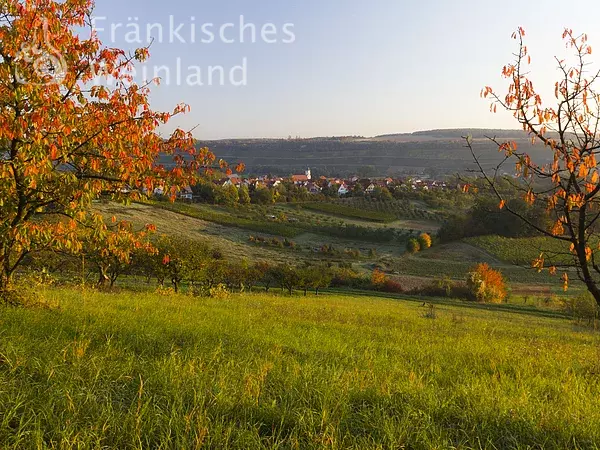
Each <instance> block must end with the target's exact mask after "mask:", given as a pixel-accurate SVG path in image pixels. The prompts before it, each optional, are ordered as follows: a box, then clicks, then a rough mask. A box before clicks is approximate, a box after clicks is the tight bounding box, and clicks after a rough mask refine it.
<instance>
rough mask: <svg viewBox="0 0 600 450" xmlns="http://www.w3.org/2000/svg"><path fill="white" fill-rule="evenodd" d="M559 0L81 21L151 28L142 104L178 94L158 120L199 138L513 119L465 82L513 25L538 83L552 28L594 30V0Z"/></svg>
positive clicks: (553, 52) (284, 0)
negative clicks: (148, 83)
mask: <svg viewBox="0 0 600 450" xmlns="http://www.w3.org/2000/svg"><path fill="white" fill-rule="evenodd" d="M564 5H565V3H564V1H557V0H545V1H543V2H542V1H538V0H535V1H534V0H522V1H515V0H504V1H502V2H496V1H493V2H492V1H489V0H486V1H482V0H455V1H449V0H420V1H403V0H369V1H365V0H171V1H164V0H161V1H156V0H97V2H96V10H95V17H96V20H95V25H96V28H97V30H98V34H99V36H100V38H101V39H102V41H103V42H104V43H105V44H106V45H108V46H111V47H120V48H125V49H129V48H135V47H140V46H142V45H141V44H140V43H142V44H143V45H146V43H147V42H149V41H152V45H151V47H150V53H151V58H150V60H149V61H148V62H147V63H146V68H145V69H143V68H142V67H139V68H138V71H139V73H138V76H140V77H142V75H141V74H142V73H143V70H146V74H149V75H148V76H149V78H152V77H153V75H154V74H155V71H156V70H158V71H157V73H156V74H157V75H159V76H160V77H161V78H162V79H163V82H162V83H161V85H160V86H156V87H153V88H152V93H151V101H152V107H153V108H154V109H157V110H165V111H168V110H172V109H173V108H174V106H175V105H177V104H178V103H181V102H184V103H186V104H188V105H189V106H190V108H191V112H189V113H188V114H186V115H185V116H181V117H178V118H176V119H174V120H173V122H171V124H170V125H169V127H170V128H173V127H181V128H184V129H192V128H194V134H195V136H196V137H198V138H200V139H223V138H251V137H288V136H294V137H296V136H300V137H311V136H343V135H361V136H376V135H380V134H389V133H401V132H413V131H418V130H426V129H439V128H516V127H517V126H516V125H515V122H514V119H513V118H512V117H511V116H510V115H509V114H506V113H498V114H491V113H490V112H489V103H488V102H487V101H485V100H482V99H481V98H480V96H479V93H480V91H481V89H482V88H483V87H484V86H486V85H490V86H493V87H496V88H497V89H498V91H499V92H504V90H505V89H506V84H505V82H504V81H503V80H502V78H501V76H500V73H501V69H502V67H503V65H504V64H506V63H507V62H509V61H510V60H511V59H512V53H513V52H514V51H515V50H516V47H515V42H514V41H512V40H511V39H510V36H511V34H512V32H513V31H514V30H515V29H516V28H517V27H518V26H522V27H524V28H525V30H526V33H527V35H526V39H527V44H528V47H529V51H530V54H531V55H532V60H533V62H532V66H531V77H532V79H533V80H534V83H535V84H536V86H537V87H538V88H539V89H540V91H542V93H548V94H549V96H550V97H552V93H553V91H554V83H555V81H556V79H557V77H558V73H557V72H556V63H555V61H554V59H553V58H554V56H561V57H564V56H568V54H569V53H568V51H567V50H566V49H565V47H564V45H563V43H562V41H561V35H562V31H563V29H564V28H565V27H569V28H572V29H573V30H574V31H576V32H582V33H583V32H585V33H588V34H589V37H590V42H591V44H592V45H594V43H595V42H600V31H596V30H597V23H598V22H597V21H598V18H600V2H598V1H597V0H580V1H578V2H577V3H576V4H575V3H574V4H573V5H576V7H577V10H575V9H574V7H570V8H569V9H570V14H566V15H564V14H558V13H557V11H562V10H564ZM578 11H579V12H578ZM242 21H243V25H246V27H245V28H244V31H243V33H242V31H241V25H242V23H241V22H242ZM171 23H172V24H173V25H171ZM119 24H121V26H119ZM136 25H137V28H136ZM180 25H182V26H181V27H179V26H180ZM149 26H150V30H148V27H149ZM252 27H254V29H255V36H254V39H253V36H252V35H253V30H252ZM161 28H162V36H161V35H160V32H159V30H160V29H161ZM263 31H264V33H263ZM594 33H595V34H594ZM192 36H194V39H192ZM242 38H243V39H242ZM182 41H183V42H182ZM242 41H243V42H242ZM598 51H599V53H598V54H600V47H598ZM178 67H179V68H178ZM598 67H599V68H600V66H598ZM211 68H212V69H211ZM211 70H212V81H211V80H210V79H209V76H208V75H209V71H211ZM221 71H222V72H221ZM232 71H233V72H232ZM167 72H168V73H167ZM221 73H222V75H223V77H222V78H221ZM178 78H179V80H178ZM503 89H504V90H503ZM549 100H551V98H549ZM165 131H169V130H165Z"/></svg>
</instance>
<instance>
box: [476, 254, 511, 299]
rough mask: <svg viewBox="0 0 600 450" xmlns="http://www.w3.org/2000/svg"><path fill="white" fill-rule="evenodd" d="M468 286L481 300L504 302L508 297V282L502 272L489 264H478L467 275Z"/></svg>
mask: <svg viewBox="0 0 600 450" xmlns="http://www.w3.org/2000/svg"><path fill="white" fill-rule="evenodd" d="M467 288H468V289H469V292H470V294H471V295H472V296H473V298H474V299H475V300H477V301H479V302H487V303H502V302H503V301H504V299H505V298H506V283H505V282H504V278H503V277H502V274H501V273H500V272H499V271H497V270H494V269H492V268H491V267H490V266H489V265H487V264H485V263H484V264H478V265H477V266H475V267H474V268H473V269H472V270H471V272H469V274H468V275H467Z"/></svg>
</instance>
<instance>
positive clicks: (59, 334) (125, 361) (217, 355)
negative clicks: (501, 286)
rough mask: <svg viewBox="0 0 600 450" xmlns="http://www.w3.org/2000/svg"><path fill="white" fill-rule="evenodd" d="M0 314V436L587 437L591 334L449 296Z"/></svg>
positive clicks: (599, 369)
mask: <svg viewBox="0 0 600 450" xmlns="http://www.w3.org/2000/svg"><path fill="white" fill-rule="evenodd" d="M41 295H42V296H43V297H44V298H46V299H47V300H49V301H50V302H51V303H57V304H59V305H60V308H58V309H2V311H1V314H0V329H1V330H2V334H1V339H0V386H2V388H1V389H0V417H2V422H3V426H2V428H0V447H1V448H49V447H54V448H58V447H60V448H90V447H93V448H122V449H127V448H240V449H246V448H315V449H317V448H356V449H358V448H423V449H426V448H427V449H429V448H465V449H466V448H478V449H479V448H490V449H492V448H523V449H524V448H548V449H550V448H555V449H564V448H598V442H600V427H598V423H600V400H599V399H600V383H599V381H598V374H599V373H600V354H599V353H598V346H599V344H600V338H599V337H598V335H597V334H595V333H593V332H590V331H587V330H586V329H583V328H577V327H574V325H573V324H572V323H571V322H570V321H569V320H567V319H565V318H561V317H559V316H557V317H555V318H544V317H542V316H538V315H536V314H535V313H534V312H531V311H527V310H522V311H520V310H519V309H518V308H513V309H512V310H507V309H505V308H501V307H498V309H494V307H492V306H490V307H489V308H480V307H470V306H469V305H468V304H463V303H458V302H457V303H452V302H449V303H446V304H439V305H438V306H437V307H435V309H433V310H429V309H427V308H423V307H421V302H414V301H410V300H399V301H398V300H394V301H393V300H389V299H385V298H380V299H374V298H368V297H351V296H334V295H328V296H323V297H308V298H303V297H295V298H290V297H276V296H266V295H264V294H248V295H244V296H240V295H234V296H232V297H230V298H229V299H221V300H211V299H194V298H188V297H184V296H175V295H168V296H161V295H158V294H140V293H138V294H132V293H122V294H112V295H111V294H99V293H94V292H88V291H83V292H82V291H75V290H54V289H47V290H45V291H44V292H42V293H41Z"/></svg>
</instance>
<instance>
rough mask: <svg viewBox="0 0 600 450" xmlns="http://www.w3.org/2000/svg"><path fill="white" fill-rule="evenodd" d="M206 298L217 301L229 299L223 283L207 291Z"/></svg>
mask: <svg viewBox="0 0 600 450" xmlns="http://www.w3.org/2000/svg"><path fill="white" fill-rule="evenodd" d="M208 296H209V297H210V298H214V299H217V300H225V299H226V298H228V297H229V290H228V289H227V286H225V285H224V284H223V283H219V284H217V285H216V286H214V287H212V288H210V289H209V290H208Z"/></svg>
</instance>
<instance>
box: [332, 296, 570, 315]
mask: <svg viewBox="0 0 600 450" xmlns="http://www.w3.org/2000/svg"><path fill="white" fill-rule="evenodd" d="M326 294H338V295H339V294H346V295H352V296H356V297H371V298H381V299H386V300H402V301H407V302H413V303H423V302H426V303H432V304H435V305H444V306H453V307H457V308H468V309H477V310H482V311H498V312H509V313H515V314H527V315H532V316H536V317H542V318H549V319H572V317H571V316H569V315H568V314H566V313H563V312H560V311H552V310H541V309H537V308H534V307H530V306H519V305H510V304H492V303H477V302H468V301H461V300H456V299H448V298H443V297H417V296H411V295H403V294H389V293H386V292H377V291H363V290H346V289H339V290H338V289H328V290H327V291H324V292H323V295H326Z"/></svg>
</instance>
